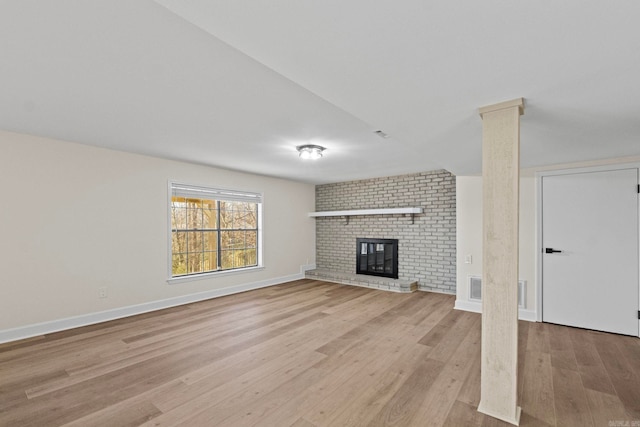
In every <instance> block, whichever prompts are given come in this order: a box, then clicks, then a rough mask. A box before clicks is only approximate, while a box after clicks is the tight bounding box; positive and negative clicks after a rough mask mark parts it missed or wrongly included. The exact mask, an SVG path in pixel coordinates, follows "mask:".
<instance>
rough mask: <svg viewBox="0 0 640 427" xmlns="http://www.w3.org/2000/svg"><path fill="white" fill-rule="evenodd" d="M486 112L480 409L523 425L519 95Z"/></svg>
mask: <svg viewBox="0 0 640 427" xmlns="http://www.w3.org/2000/svg"><path fill="white" fill-rule="evenodd" d="M479 112H480V116H481V117H482V206H483V208H482V222H483V238H482V258H483V263H482V286H483V289H482V356H481V357H482V360H481V366H482V374H481V380H480V384H481V385H480V405H479V406H478V411H480V412H482V413H484V414H487V415H490V416H492V417H494V418H498V419H500V420H503V421H506V422H508V423H511V424H515V425H518V423H519V422H520V407H518V405H517V397H518V396H517V395H518V388H517V385H518V214H519V203H518V199H519V183H520V115H521V114H523V113H524V100H523V99H522V98H518V99H515V100H512V101H506V102H502V103H499V104H494V105H489V106H487V107H483V108H480V110H479Z"/></svg>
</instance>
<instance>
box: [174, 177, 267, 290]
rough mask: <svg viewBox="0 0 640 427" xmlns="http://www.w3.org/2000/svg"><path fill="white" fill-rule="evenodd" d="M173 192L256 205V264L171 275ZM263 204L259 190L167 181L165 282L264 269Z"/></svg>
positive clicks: (201, 278)
mask: <svg viewBox="0 0 640 427" xmlns="http://www.w3.org/2000/svg"><path fill="white" fill-rule="evenodd" d="M175 190H177V191H175ZM175 194H181V195H190V196H193V197H194V198H201V199H211V200H221V201H248V202H252V203H257V205H258V218H257V222H258V223H257V226H258V241H257V248H256V249H257V265H255V266H251V267H241V268H234V269H229V270H218V271H208V272H203V273H195V274H189V275H184V276H176V277H173V270H172V264H173V256H172V255H173V254H172V244H171V243H172V227H171V199H172V197H173V196H174V195H175ZM263 204H264V194H263V193H261V192H251V191H243V190H228V189H222V188H216V187H212V186H207V185H196V184H185V183H182V182H178V181H171V180H170V181H169V183H168V197H167V282H168V283H169V284H176V283H181V282H190V281H193V280H203V279H210V278H213V277H219V276H225V275H231V274H241V273H247V272H251V271H256V270H262V269H264V265H263V250H262V248H263V244H262V240H263V238H262V234H263V233H262V223H263V221H262V219H263V218H262V211H263Z"/></svg>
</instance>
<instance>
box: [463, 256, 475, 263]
mask: <svg viewBox="0 0 640 427" xmlns="http://www.w3.org/2000/svg"><path fill="white" fill-rule="evenodd" d="M464 263H465V264H473V257H472V256H471V255H467V256H465V257H464Z"/></svg>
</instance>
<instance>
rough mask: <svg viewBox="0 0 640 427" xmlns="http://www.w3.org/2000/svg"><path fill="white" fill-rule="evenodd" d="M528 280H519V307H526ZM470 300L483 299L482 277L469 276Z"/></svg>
mask: <svg viewBox="0 0 640 427" xmlns="http://www.w3.org/2000/svg"><path fill="white" fill-rule="evenodd" d="M526 296H527V281H526V280H519V281H518V307H520V308H525V307H526V305H527V301H526ZM469 300H470V301H482V277H480V276H469Z"/></svg>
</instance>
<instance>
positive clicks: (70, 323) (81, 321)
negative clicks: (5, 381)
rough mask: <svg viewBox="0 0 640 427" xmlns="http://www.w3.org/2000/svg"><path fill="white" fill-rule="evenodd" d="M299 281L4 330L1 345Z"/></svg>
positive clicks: (278, 279)
mask: <svg viewBox="0 0 640 427" xmlns="http://www.w3.org/2000/svg"><path fill="white" fill-rule="evenodd" d="M300 279H304V274H301V273H298V274H291V275H288V276H283V277H276V278H273V279H267V280H261V281H258V282H253V283H247V284H243V285H236V286H229V287H226V288H222V289H212V290H209V291H205V292H199V293H196V294H190V295H183V296H179V297H174V298H168V299H164V300H159V301H151V302H146V303H142V304H136V305H130V306H126V307H120V308H114V309H112V310H105V311H99V312H96V313H88V314H82V315H80V316H73V317H67V318H64V319H58V320H52V321H50V322H43V323H36V324H33V325H27V326H21V327H18V328H13V329H4V330H0V344H1V343H5V342H10V341H17V340H21V339H25V338H31V337H35V336H38V335H44V334H50V333H52V332H58V331H64V330H66V329H72V328H79V327H81V326H87V325H93V324H95V323H102V322H107V321H109V320H115V319H121V318H123V317H129V316H135V315H137V314H142V313H148V312H150V311H156V310H162V309H165V308H170V307H175V306H178V305H184V304H191V303H194V302H198V301H204V300H208V299H211V298H217V297H222V296H225V295H231V294H236V293H239V292H246V291H251V290H254V289H260V288H266V287H268V286H274V285H278V284H280V283H285V282H291V281H293V280H300Z"/></svg>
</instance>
